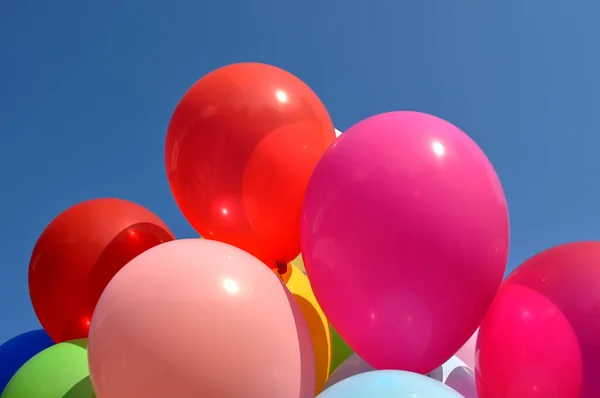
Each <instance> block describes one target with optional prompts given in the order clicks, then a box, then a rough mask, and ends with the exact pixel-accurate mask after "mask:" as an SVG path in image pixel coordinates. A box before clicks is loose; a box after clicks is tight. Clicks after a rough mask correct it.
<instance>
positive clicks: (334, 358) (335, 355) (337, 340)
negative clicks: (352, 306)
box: [329, 325, 354, 374]
mask: <svg viewBox="0 0 600 398" xmlns="http://www.w3.org/2000/svg"><path fill="white" fill-rule="evenodd" d="M329 328H330V330H331V368H330V370H329V372H330V373H331V374H333V372H334V371H335V370H336V369H337V367H338V366H340V365H341V364H342V363H343V362H344V361H345V360H346V359H347V358H349V357H350V356H351V355H352V354H354V351H352V348H350V347H348V344H346V342H345V341H344V339H342V338H341V337H340V335H339V334H338V332H336V331H335V330H334V329H333V328H332V327H331V325H329Z"/></svg>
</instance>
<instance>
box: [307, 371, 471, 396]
mask: <svg viewBox="0 0 600 398" xmlns="http://www.w3.org/2000/svg"><path fill="white" fill-rule="evenodd" d="M373 397H377V398H462V397H461V395H460V394H458V393H457V392H456V391H454V390H452V389H451V388H448V387H446V386H445V385H443V384H442V383H440V382H439V381H436V380H433V379H432V378H430V377H427V376H423V375H420V374H417V373H411V372H404V371H401V370H376V371H373V372H366V373H361V374H358V375H356V376H352V377H350V378H348V379H345V380H342V381H341V382H339V383H336V384H334V385H333V386H331V387H329V388H328V389H326V390H325V391H323V392H322V393H321V394H319V396H318V398H373Z"/></svg>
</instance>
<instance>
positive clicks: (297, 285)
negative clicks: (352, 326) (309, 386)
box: [276, 263, 332, 395]
mask: <svg viewBox="0 0 600 398" xmlns="http://www.w3.org/2000/svg"><path fill="white" fill-rule="evenodd" d="M276 274H277V276H279V278H280V279H281V280H282V282H283V283H284V284H285V286H286V287H287V288H288V290H289V291H290V293H292V295H293V296H294V299H295V300H296V302H297V303H298V305H299V306H300V310H302V315H304V320H305V321H306V324H307V325H308V331H309V332H310V338H311V341H312V348H313V354H314V358H315V395H318V394H319V393H320V392H321V391H323V388H324V387H325V383H326V382H327V379H328V378H329V373H330V369H331V359H332V342H331V331H330V329H329V322H328V321H327V318H326V317H325V314H324V313H323V310H322V309H321V307H320V306H319V303H318V302H317V299H316V298H315V295H314V293H313V291H312V289H311V288H310V282H309V280H308V278H307V277H306V275H305V274H304V272H302V271H301V270H300V269H299V268H298V267H296V266H295V265H294V264H291V263H290V264H288V266H287V267H286V269H285V272H284V273H283V274H280V273H278V272H277V271H276Z"/></svg>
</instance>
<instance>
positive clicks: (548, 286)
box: [0, 63, 600, 398]
mask: <svg viewBox="0 0 600 398" xmlns="http://www.w3.org/2000/svg"><path fill="white" fill-rule="evenodd" d="M165 164H166V172H167V177H168V181H169V184H170V188H171V191H172V193H173V196H174V198H175V201H176V203H177V205H178V206H179V208H180V209H181V212H182V213H183V215H184V216H185V217H186V219H187V220H188V221H189V222H190V224H191V225H192V226H193V227H194V229H195V230H196V231H197V232H198V233H199V235H201V236H202V237H203V238H204V239H175V237H174V236H173V234H172V233H171V232H170V230H169V228H168V227H167V226H166V225H165V224H164V223H163V222H162V221H161V220H160V219H159V218H158V217H157V216H156V215H154V214H153V213H152V212H150V211H149V210H147V209H145V208H143V207H141V206H139V205H137V204H134V203H131V202H128V201H124V200H120V199H95V200H90V201H86V202H83V203H79V204H76V205H75V206H73V207H71V208H69V209H67V210H66V211H64V212H63V213H61V214H60V215H59V216H58V217H56V218H55V219H54V220H53V221H52V222H51V223H50V224H49V225H48V226H47V228H46V229H45V230H44V231H43V233H42V234H41V236H40V238H39V240H38V242H37V244H36V245H35V247H34V249H33V253H32V256H31V262H30V265H29V290H30V294H31V301H32V303H33V307H34V310H35V312H36V314H37V316H38V319H39V321H40V323H41V325H42V327H43V330H39V331H32V332H28V333H25V334H23V335H20V336H17V337H15V338H14V339H12V340H9V341H8V342H6V343H5V344H4V345H2V346H0V392H2V391H3V392H2V395H1V398H25V397H28V398H30V397H36V398H59V397H67V396H68V397H70V398H83V397H85V398H90V397H98V398H131V397H144V398H164V397H178V398H195V397H211V398H231V397H250V398H265V397H277V398H314V397H315V396H318V397H320V398H367V397H379V398H387V397H390V398H391V397H394V398H409V397H410V398H452V397H465V398H477V397H479V398H530V397H531V398H533V397H543V398H555V397H556V398H558V397H560V398H597V397H599V396H600V384H599V383H597V382H596V381H595V379H594V376H595V375H596V374H597V373H598V371H600V344H599V343H597V342H598V341H600V340H598V336H600V295H599V294H598V293H597V292H598V290H599V289H600V243H598V242H580V243H572V244H567V245H563V246H559V247H556V248H552V249H550V250H547V251H545V252H543V253H541V254H538V255H537V256H534V257H533V258H531V259H530V260H528V261H526V262H525V263H524V264H523V265H521V266H520V267H518V268H517V269H516V270H515V271H514V272H513V273H512V274H511V275H510V276H509V277H508V278H507V279H506V280H504V281H503V278H504V273H505V271H506V263H507V256H508V249H509V221H508V210H507V204H506V198H505V196H504V193H503V190H502V186H501V184H500V181H499V179H498V176H497V175H496V172H495V170H494V168H493V167H492V165H491V163H490V162H489V160H488V159H487V157H486V156H485V154H484V153H483V151H482V150H481V149H480V148H479V147H478V146H477V144H476V143H475V142H474V141H472V140H471V139H470V138H469V137H468V136H467V135H466V134H465V133H463V132H462V131H461V130H459V129H458V128H457V127H455V126H453V125H452V124H450V123H449V122H447V121H444V120H442V119H439V118H437V117H435V116H431V115H428V114H424V113H418V112H407V111H399V112H390V113H384V114H380V115H376V116H373V117H370V118H367V119H365V120H363V121H361V122H359V123H357V124H355V125H354V126H352V127H351V128H350V129H348V130H347V131H345V132H344V133H343V134H340V133H339V132H337V130H335V129H334V127H333V124H332V121H331V118H330V116H329V114H328V112H327V110H326V108H325V106H324V105H323V103H322V102H321V101H320V99H319V98H318V97H317V95H316V94H315V93H314V92H313V91H312V90H311V89H310V88H309V87H308V86H307V85H306V84H305V83H303V82H302V81H301V80H299V79H298V78H297V77H295V76H293V75H291V74H290V73H288V72H286V71H283V70H281V69H279V68H276V67H273V66H269V65H265V64H258V63H242V64H234V65H229V66H226V67H223V68H220V69H217V70H215V71H213V72H211V73H209V74H208V75H206V76H204V77H203V78H202V79H200V80H199V81H197V82H196V83H195V84H194V85H193V86H192V87H191V88H190V89H189V91H188V92H187V93H185V95H184V96H183V98H182V99H181V101H180V103H179V104H178V106H177V107H176V109H175V111H174V113H173V116H172V119H171V122H170V124H169V128H168V131H167V137H166V147H165Z"/></svg>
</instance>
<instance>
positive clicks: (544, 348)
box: [475, 283, 582, 398]
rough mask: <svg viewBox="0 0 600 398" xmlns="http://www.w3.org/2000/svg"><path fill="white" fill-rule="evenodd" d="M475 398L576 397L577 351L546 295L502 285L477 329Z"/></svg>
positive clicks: (573, 338)
mask: <svg viewBox="0 0 600 398" xmlns="http://www.w3.org/2000/svg"><path fill="white" fill-rule="evenodd" d="M477 352H478V356H477V363H476V366H475V373H476V379H477V390H478V392H479V398H516V397H518V398H541V397H544V398H579V396H580V395H579V392H580V390H581V380H582V362H581V350H580V348H579V343H578V341H577V336H576V335H575V332H574V331H573V329H572V327H571V325H570V324H569V321H568V320H567V318H565V316H564V314H563V313H562V312H561V311H560V310H559V309H558V308H557V307H556V306H555V305H554V304H553V303H552V302H551V301H550V300H548V299H547V298H546V297H544V296H543V295H541V294H539V293H538V292H536V291H535V290H532V289H529V288H527V287H523V286H520V285H518V284H513V283H506V284H505V285H504V286H502V288H501V289H500V291H499V292H498V295H497V296H496V300H495V301H494V303H493V304H492V306H491V307H490V310H489V312H488V314H487V315H486V317H485V319H484V321H483V324H482V325H481V328H480V331H479V339H478V341H477Z"/></svg>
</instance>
